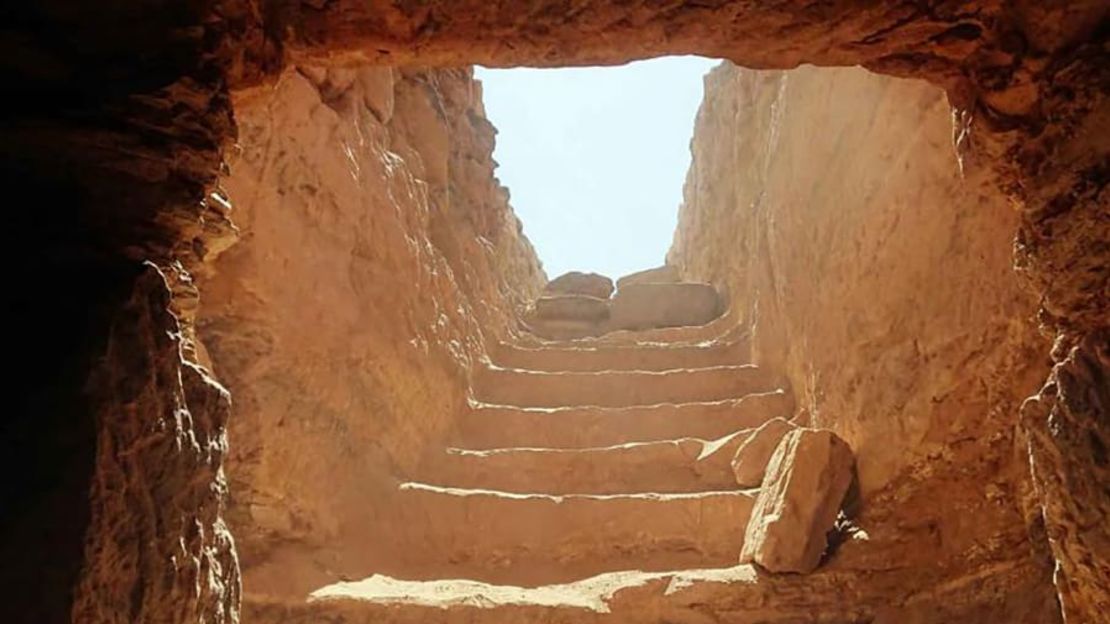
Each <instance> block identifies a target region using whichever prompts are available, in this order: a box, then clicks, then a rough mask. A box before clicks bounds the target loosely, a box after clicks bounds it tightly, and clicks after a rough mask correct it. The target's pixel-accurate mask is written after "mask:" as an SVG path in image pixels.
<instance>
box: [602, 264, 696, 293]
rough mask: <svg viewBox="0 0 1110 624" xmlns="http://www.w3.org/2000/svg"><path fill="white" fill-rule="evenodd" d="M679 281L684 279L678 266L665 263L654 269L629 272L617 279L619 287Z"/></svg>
mask: <svg viewBox="0 0 1110 624" xmlns="http://www.w3.org/2000/svg"><path fill="white" fill-rule="evenodd" d="M679 281H682V276H681V275H679V272H678V268H677V267H673V266H669V265H663V266H661V267H655V268H654V269H646V270H643V271H637V272H635V273H629V274H628V275H625V276H624V277H622V278H620V279H618V280H617V288H623V287H625V286H631V285H632V284H659V283H671V282H679Z"/></svg>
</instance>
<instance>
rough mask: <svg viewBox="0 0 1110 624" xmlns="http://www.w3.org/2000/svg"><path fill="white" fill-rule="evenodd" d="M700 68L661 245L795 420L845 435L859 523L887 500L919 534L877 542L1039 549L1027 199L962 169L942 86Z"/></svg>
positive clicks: (1036, 367)
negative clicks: (1028, 402) (749, 352)
mask: <svg viewBox="0 0 1110 624" xmlns="http://www.w3.org/2000/svg"><path fill="white" fill-rule="evenodd" d="M706 85H707V92H706V98H705V101H704V102H703V105H702V108H701V110H700V112H699V115H698V121H697V125H696V130H695V136H694V140H693V143H692V145H693V153H694V154H693V162H692V165H691V169H690V172H689V175H688V177H687V183H686V187H685V191H684V204H683V206H682V208H681V209H680V213H679V225H678V229H677V230H676V234H675V241H674V244H673V246H672V249H671V251H670V254H669V258H668V261H669V262H670V263H672V264H676V265H678V266H680V267H682V270H683V274H684V275H686V276H687V277H688V278H689V279H699V280H703V281H707V282H711V283H714V284H719V285H721V286H722V291H723V292H727V293H729V297H730V299H731V305H732V307H733V308H735V309H736V314H737V315H738V316H740V317H741V319H742V321H741V323H742V325H744V327H745V328H746V329H747V330H748V331H750V335H751V340H752V349H753V356H754V358H755V361H756V362H757V363H760V364H763V365H766V366H770V367H777V366H780V365H781V366H782V369H783V370H785V371H786V373H787V376H788V377H789V379H790V385H791V386H792V388H793V390H794V392H795V393H796V394H797V397H798V403H799V406H800V408H801V409H802V410H803V414H802V416H801V418H800V420H799V424H802V425H807V424H808V426H811V427H820V428H828V429H832V430H833V431H835V432H836V433H837V435H839V436H841V437H842V438H843V439H845V440H846V441H847V442H848V443H849V445H850V446H851V447H852V449H853V451H854V452H855V454H856V458H857V469H858V472H859V477H860V486H861V493H862V495H863V505H862V514H863V517H864V519H863V520H862V521H863V522H866V523H868V526H869V527H873V526H874V525H875V523H874V522H872V521H871V520H868V519H867V518H868V516H869V515H870V514H872V513H876V514H880V512H879V511H878V510H877V509H875V507H874V505H875V504H876V502H877V501H880V500H887V499H889V498H890V497H896V498H897V499H898V500H900V501H901V502H900V510H899V511H892V512H889V513H891V514H894V515H898V516H901V515H902V514H908V515H907V516H905V517H904V518H903V519H900V520H894V519H893V518H890V517H889V516H888V515H887V513H888V512H881V514H880V515H883V516H884V517H887V518H888V519H887V520H886V521H892V522H895V523H896V524H900V525H903V526H916V527H918V529H914V530H912V531H910V532H909V533H907V535H909V534H914V533H916V532H918V531H920V535H921V536H922V538H923V541H921V542H918V543H917V544H914V545H910V544H907V546H906V551H902V552H901V553H900V554H899V555H893V554H889V555H888V556H896V557H900V558H901V559H902V560H904V561H909V560H914V561H922V562H923V561H925V560H932V561H934V562H937V563H935V564H929V565H938V566H941V567H946V566H949V565H958V564H956V563H954V562H958V561H960V560H963V559H965V558H966V557H967V554H966V553H961V550H962V549H963V548H964V547H963V546H960V545H958V543H966V542H963V540H962V539H961V540H956V541H953V540H951V539H948V538H947V537H946V538H945V539H941V540H937V539H935V538H925V537H924V536H925V535H929V534H935V535H944V536H953V535H956V534H961V533H962V534H964V535H970V534H971V532H977V531H980V530H981V531H986V532H988V533H989V532H994V533H996V534H999V535H1011V536H1018V535H1026V534H1028V535H1029V537H1020V538H1017V539H1019V541H1021V542H1023V545H1021V546H1015V548H1014V549H1013V550H1011V551H1010V552H1009V553H1006V552H1005V551H998V552H997V555H998V556H999V557H1001V560H1000V561H999V562H996V563H999V564H1000V565H1001V564H1002V562H1013V561H1014V559H1015V558H1019V559H1020V558H1024V557H1027V556H1029V555H1027V553H1029V552H1031V551H1032V552H1035V553H1036V554H1035V555H1033V556H1034V557H1036V558H1037V559H1035V560H1038V561H1043V560H1042V559H1039V558H1041V557H1043V556H1044V552H1045V550H1044V549H1043V548H1038V547H1036V546H1035V545H1036V543H1037V542H1038V541H1039V540H1042V539H1043V537H1042V536H1043V533H1042V532H1041V529H1039V528H1038V527H1039V526H1041V524H1042V521H1041V520H1040V519H1039V518H1038V516H1039V515H1040V508H1039V507H1038V506H1036V504H1035V503H1034V502H1033V493H1032V488H1031V484H1030V482H1029V476H1028V475H1029V467H1028V464H1027V462H1026V461H1025V459H1024V458H1025V455H1026V451H1025V444H1024V443H1023V442H1021V441H1019V440H1018V439H1016V438H1015V434H1014V423H1015V420H1016V414H1017V413H1018V410H1019V407H1020V405H1021V403H1022V402H1023V400H1024V399H1025V398H1026V397H1027V396H1028V395H1029V394H1031V393H1033V392H1035V391H1036V389H1037V388H1038V386H1039V385H1040V383H1041V379H1042V378H1043V376H1044V375H1045V374H1046V373H1047V370H1048V362H1047V361H1046V358H1045V357H1044V354H1045V353H1046V352H1047V350H1048V347H1049V345H1048V342H1047V341H1046V340H1045V339H1044V338H1043V337H1042V336H1041V335H1039V333H1038V331H1037V328H1036V323H1035V320H1034V317H1035V310H1036V305H1037V302H1036V300H1035V299H1034V298H1033V297H1031V296H1030V295H1029V294H1028V293H1027V292H1026V291H1025V290H1023V285H1022V283H1021V281H1020V280H1019V279H1018V278H1017V276H1015V274H1014V272H1013V269H1012V266H1011V265H1012V250H1013V247H1012V233H1013V231H1014V229H1015V228H1016V227H1017V226H1018V224H1019V223H1020V221H1021V218H1022V216H1021V214H1019V213H1017V212H1016V211H1014V210H1013V207H1012V205H1011V203H1010V202H1009V201H1007V200H1006V199H1004V198H1002V197H1000V196H999V195H998V194H997V192H995V191H994V190H993V189H992V188H991V187H990V183H989V180H988V179H987V178H988V177H989V176H987V172H985V171H984V170H983V169H982V168H981V167H978V166H976V165H975V163H974V162H970V161H969V162H968V163H966V164H967V167H966V168H965V171H964V175H963V176H961V174H960V171H959V163H958V162H957V160H956V153H955V152H954V151H953V147H952V143H951V139H952V123H951V115H950V108H949V106H948V103H947V102H946V101H945V98H944V95H943V94H942V93H941V92H940V91H938V90H936V89H935V88H933V87H930V86H929V85H926V84H923V83H920V82H911V81H901V80H892V79H889V78H882V77H878V76H874V75H872V74H868V73H867V72H864V71H862V70H858V69H839V70H828V69H814V68H804V69H799V70H795V71H791V72H764V73H757V72H752V71H749V70H744V69H738V68H735V67H732V66H728V65H725V66H723V67H720V68H718V69H716V70H714V71H713V72H712V73H711V74H710V75H709V77H708V78H707V83H706ZM810 166H813V167H815V168H816V170H815V171H813V172H809V167H810ZM803 180H810V182H809V183H804V184H803V183H800V181H803ZM926 207H927V208H926ZM983 440H990V443H989V444H984V443H983V442H982V441H983ZM957 466H959V467H957ZM949 471H951V472H949ZM927 492H933V493H934V494H933V495H928V494H926V493H927ZM936 496H941V497H943V498H944V499H945V500H946V501H948V503H946V505H945V506H944V507H943V508H942V507H940V506H938V505H936V500H937V499H936V498H935V497H936ZM953 497H955V498H953ZM992 498H993V499H994V500H998V501H1000V503H1001V502H1003V501H1009V502H1007V503H1003V504H987V505H985V506H982V507H981V508H978V509H977V510H976V511H974V512H971V511H970V509H969V508H966V507H964V510H965V511H964V512H960V513H972V515H974V517H975V518H976V522H977V523H979V525H978V526H977V527H976V528H975V530H974V531H970V530H969V527H968V526H967V522H965V521H964V520H962V519H961V518H960V513H957V512H955V511H954V510H955V509H956V508H961V507H963V506H964V505H967V504H970V501H972V500H975V499H979V500H991V499H992ZM957 499H959V500H965V501H968V502H958V500H957ZM926 527H932V528H928V529H927V528H926ZM869 534H870V535H871V537H872V539H875V537H876V536H875V534H874V532H870V531H869ZM907 551H908V552H907ZM911 553H912V554H911ZM841 554H845V553H841ZM838 556H840V555H838ZM834 560H835V558H834ZM941 562H952V563H941ZM1005 565H1010V563H1006V564H1005ZM1042 565H1043V564H1042ZM1045 574H1047V572H1045Z"/></svg>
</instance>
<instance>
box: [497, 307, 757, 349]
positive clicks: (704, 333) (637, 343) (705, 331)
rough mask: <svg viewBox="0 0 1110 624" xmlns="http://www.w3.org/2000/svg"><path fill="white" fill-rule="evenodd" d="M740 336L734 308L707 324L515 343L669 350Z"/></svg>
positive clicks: (528, 336) (526, 337)
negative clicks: (670, 348)
mask: <svg viewBox="0 0 1110 624" xmlns="http://www.w3.org/2000/svg"><path fill="white" fill-rule="evenodd" d="M738 336H739V328H738V323H737V319H736V315H735V314H734V313H733V311H732V309H729V310H726V311H725V312H724V313H723V314H721V315H720V316H718V317H717V318H715V319H713V320H712V321H710V322H708V323H706V324H704V325H684V326H679V327H660V328H656V329H639V330H617V331H612V332H609V333H607V334H602V335H600V336H590V337H585V338H566V339H561V340H556V339H546V338H542V337H540V336H537V335H535V334H532V333H527V332H525V333H522V334H520V335H518V336H517V337H516V339H515V340H514V341H513V342H512V343H511V344H513V345H514V346H519V347H530V348H543V347H562V348H600V347H614V346H627V347H657V348H658V347H667V346H692V345H698V344H705V343H713V342H721V341H724V342H728V341H731V340H735V339H736V338H737V337H738Z"/></svg>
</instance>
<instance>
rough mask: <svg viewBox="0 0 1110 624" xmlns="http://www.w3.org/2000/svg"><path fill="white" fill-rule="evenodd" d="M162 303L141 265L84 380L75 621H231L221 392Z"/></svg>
mask: <svg viewBox="0 0 1110 624" xmlns="http://www.w3.org/2000/svg"><path fill="white" fill-rule="evenodd" d="M169 304H170V291H169V288H168V287H167V284H166V281H165V277H164V276H163V274H162V273H161V272H160V271H159V270H157V269H156V268H154V267H153V266H148V268H147V269H146V271H145V273H144V274H142V275H141V276H140V277H139V278H138V280H137V281H136V282H135V290H134V294H133V295H132V297H131V299H130V300H129V301H128V302H127V303H126V304H125V305H124V306H123V308H122V309H120V311H119V314H118V316H117V318H116V321H115V323H114V324H113V325H112V329H111V333H110V335H109V339H108V345H107V353H106V354H105V357H104V359H103V360H102V361H101V363H100V364H99V367H98V370H97V371H96V374H95V375H94V377H93V378H92V379H91V380H90V385H91V394H92V396H93V400H94V401H95V402H96V404H97V406H98V407H97V411H96V419H97V429H98V436H97V455H96V471H95V476H94V479H93V482H92V489H91V492H90V500H91V504H92V518H91V521H90V524H89V528H88V531H87V537H86V544H85V564H84V569H83V571H82V576H81V581H80V584H79V585H78V586H77V588H76V590H75V592H74V599H73V615H72V617H73V621H75V622H118V623H120V624H124V623H127V622H151V621H163V622H190V621H192V622H212V623H213V624H224V623H226V624H230V623H233V622H237V621H238V617H239V613H238V602H239V594H240V581H239V562H238V560H237V557H236V553H235V547H234V544H233V541H232V537H231V533H230V532H229V531H228V529H227V526H226V525H225V524H224V519H223V516H222V514H223V510H224V503H225V496H226V494H227V483H226V481H225V478H224V472H223V459H224V456H225V454H226V453H227V429H226V424H227V418H228V413H229V411H230V396H229V395H228V392H227V391H226V390H225V389H224V388H223V387H222V386H220V385H219V384H218V383H216V382H215V381H214V380H213V379H212V378H211V376H210V375H209V373H208V371H206V370H205V369H203V368H202V367H200V366H199V365H197V364H195V363H193V362H190V361H187V360H186V359H185V358H184V356H183V350H182V344H181V341H180V333H179V332H180V330H179V325H178V322H177V319H176V318H174V316H173V315H172V314H171V313H170V311H169Z"/></svg>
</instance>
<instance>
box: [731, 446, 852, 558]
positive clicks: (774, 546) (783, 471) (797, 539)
mask: <svg viewBox="0 0 1110 624" xmlns="http://www.w3.org/2000/svg"><path fill="white" fill-rule="evenodd" d="M854 463H855V460H854V458H853V457H852V449H851V448H849V447H848V444H847V443H846V442H844V440H841V439H840V438H838V437H837V436H836V434H835V433H833V432H831V431H827V430H821V429H797V430H795V431H791V432H789V433H787V434H786V436H785V437H783V439H782V442H780V443H779V445H778V447H777V448H776V449H775V453H774V455H772V456H771V460H770V462H769V464H768V465H767V477H766V478H765V479H764V483H763V487H761V488H760V490H759V497H758V498H756V503H755V509H753V510H752V515H751V519H749V520H748V526H747V528H746V529H745V531H744V549H743V551H742V552H741V553H740V563H751V562H755V563H757V564H759V565H760V567H762V568H764V569H766V570H769V571H771V572H803V573H804V572H812V571H813V570H814V569H816V568H817V564H819V563H820V562H821V556H822V555H823V554H824V553H825V548H826V547H827V545H828V541H827V537H826V536H827V534H828V533H829V531H831V530H832V528H833V522H835V521H836V516H837V513H838V512H839V511H840V506H841V503H843V502H844V496H845V495H846V494H847V493H848V486H849V485H851V483H852V467H853V464H854Z"/></svg>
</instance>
